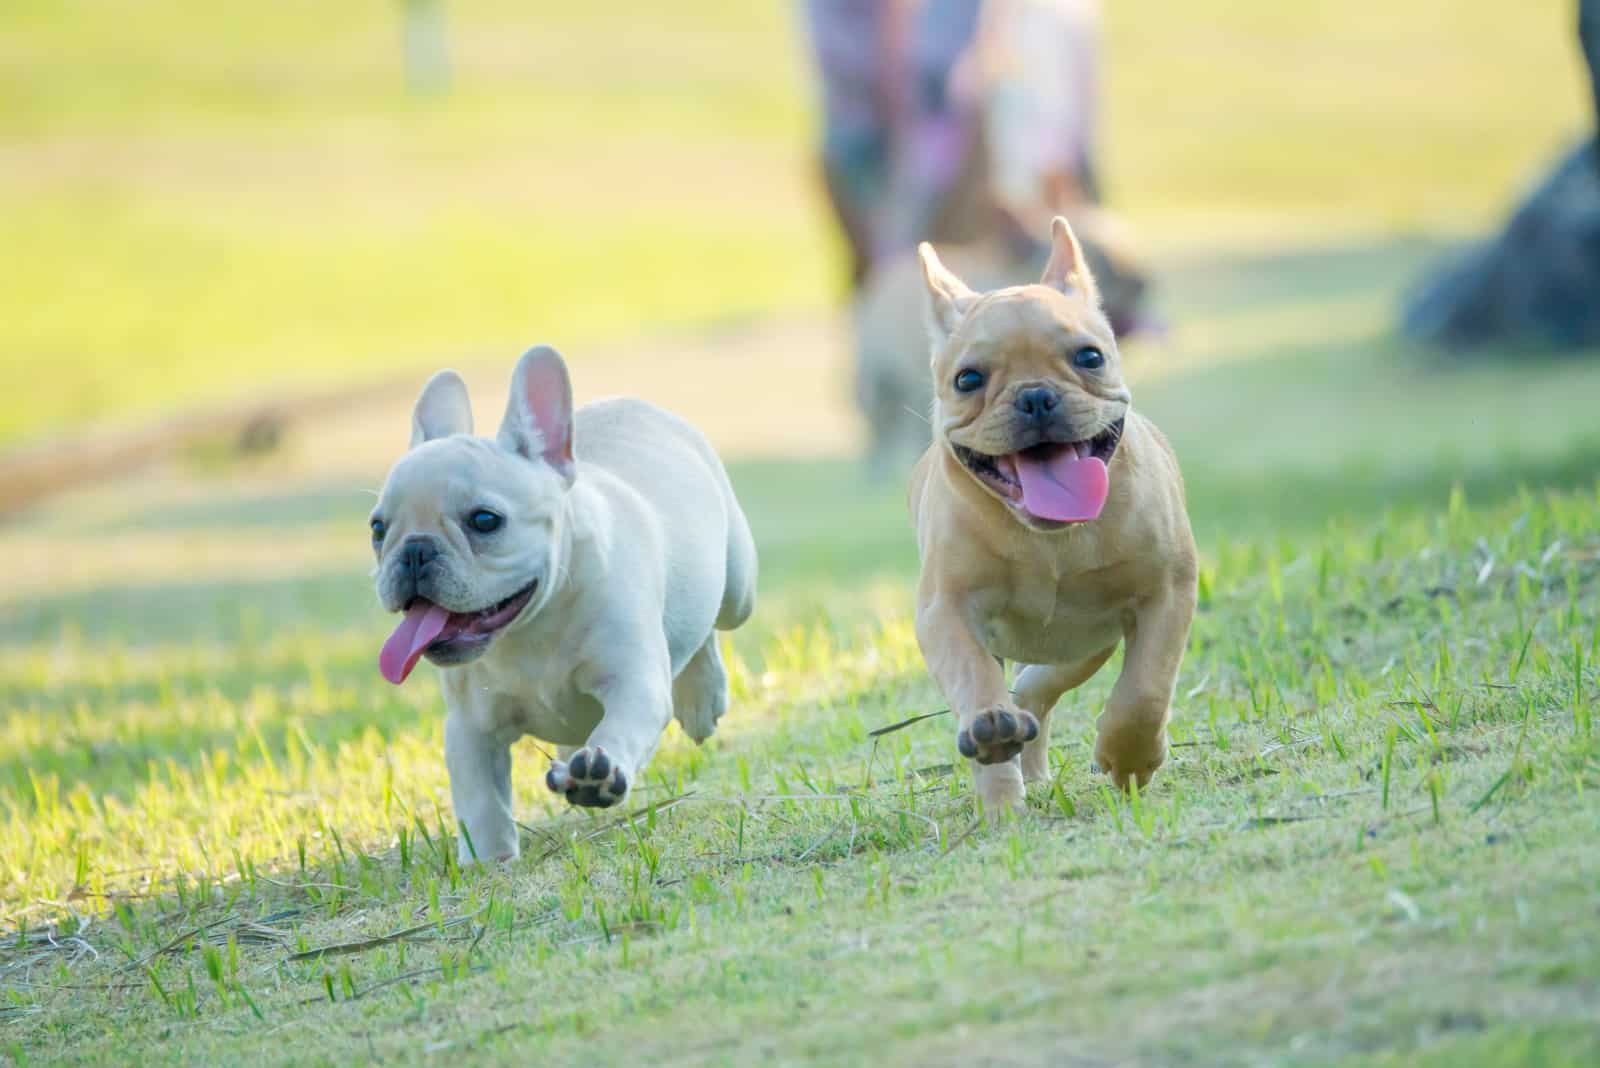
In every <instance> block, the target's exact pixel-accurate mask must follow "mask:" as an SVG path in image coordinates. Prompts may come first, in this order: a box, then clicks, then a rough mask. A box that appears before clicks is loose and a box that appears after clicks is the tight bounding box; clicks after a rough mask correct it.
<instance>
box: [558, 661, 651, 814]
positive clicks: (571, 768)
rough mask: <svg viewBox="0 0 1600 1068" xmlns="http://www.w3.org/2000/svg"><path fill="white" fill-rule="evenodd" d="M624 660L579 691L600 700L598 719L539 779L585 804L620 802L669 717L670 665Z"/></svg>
mask: <svg viewBox="0 0 1600 1068" xmlns="http://www.w3.org/2000/svg"><path fill="white" fill-rule="evenodd" d="M662 644H663V648H662V649H661V650H660V653H661V656H660V660H661V661H662V663H661V664H659V665H657V666H655V667H640V666H638V665H630V666H629V667H628V668H626V669H621V670H618V671H616V672H603V673H599V674H597V675H596V677H595V678H594V680H593V682H591V683H590V684H589V685H588V686H586V687H585V691H586V692H587V693H588V694H589V695H590V696H592V697H593V698H594V699H595V700H597V701H599V702H600V707H601V710H602V711H601V715H600V722H599V723H598V724H596V725H595V728H594V730H593V731H591V732H590V733H589V739H588V741H586V742H585V743H584V744H583V746H582V748H580V749H576V750H574V751H573V752H572V753H570V754H567V755H566V757H565V759H562V760H556V761H554V762H552V763H551V765H550V770H549V772H548V773H546V775H545V785H546V786H548V787H550V789H551V790H552V791H554V792H555V793H558V794H560V795H562V796H563V797H565V798H566V799H567V801H568V802H570V803H571V804H574V805H578V806H581V807H585V808H610V807H611V806H612V805H616V804H619V803H621V801H622V799H623V798H625V797H626V796H627V795H628V790H629V788H630V787H631V786H632V785H633V782H634V780H635V778H636V776H637V775H638V773H639V771H640V769H642V768H643V767H644V765H645V762H646V761H648V760H649V759H650V756H651V754H653V753H654V752H655V750H656V746H657V745H658V744H659V743H660V741H661V734H662V732H663V731H665V730H666V729H667V723H668V721H670V720H671V719H672V668H671V661H670V660H669V659H668V658H667V652H666V649H665V647H664V646H665V642H663V643H662Z"/></svg>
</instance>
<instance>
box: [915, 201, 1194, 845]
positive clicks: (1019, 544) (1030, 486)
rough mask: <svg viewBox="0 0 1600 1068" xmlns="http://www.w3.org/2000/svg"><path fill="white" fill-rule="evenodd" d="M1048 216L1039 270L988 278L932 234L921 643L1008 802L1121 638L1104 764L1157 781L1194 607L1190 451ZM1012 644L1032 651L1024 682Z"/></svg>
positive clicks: (921, 508) (981, 765)
mask: <svg viewBox="0 0 1600 1068" xmlns="http://www.w3.org/2000/svg"><path fill="white" fill-rule="evenodd" d="M1051 230H1052V251H1051V256H1050V260H1049V263H1048V264H1047V265H1046V266H1045V270H1044V277H1043V279H1042V280H1041V281H1040V283H1039V284H1038V285H1028V286H1013V287H1010V288H1007V289H999V290H995V291H994V292H991V293H983V294H979V293H974V292H973V291H972V290H971V289H969V288H967V286H966V285H965V284H964V283H962V281H961V280H960V279H958V278H956V276H955V275H953V274H951V273H950V272H949V271H948V270H946V269H945V268H944V266H943V264H941V263H940V262H939V258H938V256H937V255H935V253H934V251H933V249H932V247H931V246H929V245H923V246H922V248H921V250H920V251H921V255H922V262H923V269H924V272H925V275H926V284H927V291H928V320H929V329H930V332H931V334H932V341H933V361H932V368H933V385H934V396H935V399H934V406H933V420H932V421H933V435H934V442H933V445H932V446H931V447H930V448H929V449H928V451H927V452H926V453H925V454H924V455H923V457H922V459H921V460H920V461H919V462H918V464H917V467H916V470H915V471H914V472H913V474H912V477H911V512H912V518H913V520H914V522H915V524H916V528H917V545H918V551H919V554H920V556H921V558H922V577H921V580H920V583H919V586H918V591H917V620H916V626H917V640H918V642H919V644H920V645H921V647H922V654H923V657H924V659H925V660H926V661H927V664H928V670H929V671H930V672H931V673H932V674H933V677H934V679H935V680H936V681H937V682H938V683H939V685H940V687H941V688H942V689H943V691H944V695H945V698H946V700H948V701H949V702H950V708H951V710H952V711H953V712H954V713H955V714H956V717H957V719H958V721H959V723H958V728H957V729H958V734H957V738H956V744H957V748H958V749H959V750H960V752H961V753H962V755H963V756H966V757H969V758H971V759H972V760H974V761H975V762H976V768H975V773H974V783H975V786H976V789H977V792H978V796H979V798H980V799H981V800H982V801H983V802H984V804H985V805H986V807H987V810H988V811H989V812H990V813H991V814H993V813H994V812H996V811H997V810H998V809H1000V808H1002V807H1005V806H1008V805H1013V804H1016V803H1018V802H1020V801H1021V800H1022V797H1023V782H1024V780H1039V779H1044V778H1047V777H1048V776H1049V764H1048V761H1047V746H1048V744H1049V730H1050V712H1051V709H1052V708H1054V707H1055V704H1056V702H1057V701H1058V700H1060V698H1061V695H1062V694H1064V693H1066V692H1067V691H1068V690H1071V689H1073V688H1075V687H1077V686H1079V685H1081V684H1082V683H1083V682H1085V681H1086V680H1087V679H1089V678H1090V676H1092V675H1094V673H1095V672H1097V671H1099V670H1100V668H1101V667H1102V666H1103V665H1104V664H1105V663H1106V661H1107V660H1109V659H1110V657H1111V654H1112V653H1113V652H1115V651H1116V648H1117V646H1118V645H1123V646H1124V654H1123V660H1122V672H1121V675H1120V676H1119V677H1118V679H1117V682H1116V685H1115V686H1114V687H1112V690H1111V696H1110V698H1109V699H1108V700H1107V701H1106V707H1105V710H1104V712H1102V714H1101V716H1100V724H1099V736H1098V738H1097V740H1096V742H1095V751H1094V757H1095V762H1096V763H1097V764H1098V765H1099V766H1100V767H1101V768H1102V769H1104V770H1105V771H1106V772H1107V773H1108V774H1109V775H1110V776H1111V778H1112V780H1113V781H1114V782H1115V783H1116V784H1117V785H1118V786H1126V785H1127V784H1128V783H1130V782H1137V783H1138V784H1139V785H1141V786H1142V785H1143V784H1145V783H1146V782H1148V781H1149V779H1150V776H1151V775H1152V774H1153V773H1154V772H1155V770H1156V768H1158V767H1160V766H1161V764H1162V762H1163V761H1164V760H1165V759H1166V754H1167V739H1166V731H1167V719H1168V715H1169V707H1170V705H1171V703H1172V694H1173V687H1174V685H1175V684H1176V681H1177V677H1178V667H1179V665H1180V664H1181V663H1182V661H1183V650H1184V644H1185V642H1186V641H1187V639H1188V635H1189V623H1190V620H1191V619H1192V617H1193V615H1194V607H1195V584H1196V576H1197V567H1196V562H1195V546H1194V537H1193V535H1192V534H1191V533H1190V529H1189V517H1188V513H1187V511H1186V509H1185V505H1184V496H1183V478H1182V476H1181V475H1180V474H1179V472H1178V462H1177V459H1176V458H1175V457H1174V456H1173V454H1172V450H1171V448H1170V447H1169V446H1168V445H1167V442H1166V439H1165V438H1163V437H1162V436H1161V433H1160V431H1158V430H1156V428H1155V427H1154V426H1153V425H1152V424H1151V423H1149V422H1148V421H1147V420H1145V419H1144V418H1142V417H1141V416H1140V415H1139V414H1138V413H1137V412H1135V411H1134V410H1133V408H1132V395H1131V394H1130V393H1129V392H1128V388H1127V386H1126V385H1125V384H1124V383H1123V380H1122V369H1121V362H1120V358H1119V356H1118V354H1117V343H1116V338H1115V337H1114V336H1113V334H1112V330H1111V326H1110V324H1109V323H1108V322H1107V321H1106V317H1105V315H1104V313H1103V312H1102V311H1101V306H1100V299H1099V294H1098V293H1097V291H1096V287H1095V282H1094V278H1093V276H1092V275H1091V274H1090V271H1089V268H1088V265H1087V264H1086V262H1085V260H1084V255H1083V251H1082V249H1081V248H1080V247H1079V246H1078V242H1077V240H1076V238H1074V237H1073V235H1072V230H1071V228H1070V227H1069V226H1068V225H1067V222H1066V220H1065V219H1062V218H1059V217H1058V218H1057V219H1055V221H1054V223H1053V224H1052V227H1051ZM1002 660H1015V661H1018V662H1019V663H1020V664H1021V665H1023V666H1022V667H1021V669H1020V671H1019V672H1018V674H1017V677H1016V684H1015V690H1014V692H1013V691H1012V690H1011V689H1010V688H1008V687H1007V685H1006V677H1005V669H1004V667H1003V666H1002Z"/></svg>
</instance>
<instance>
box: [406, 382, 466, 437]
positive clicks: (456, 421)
mask: <svg viewBox="0 0 1600 1068" xmlns="http://www.w3.org/2000/svg"><path fill="white" fill-rule="evenodd" d="M470 433H472V404H471V402H470V401H468V400H467V384H466V383H465V382H463V381H461V376H460V375H458V374H456V373H455V372H454V371H440V372H439V373H438V374H436V375H434V376H433V377H432V378H430V379H428V384H427V385H425V386H423V387H422V394H421V395H420V396H419V397H417V406H416V407H415V408H413V409H412V410H411V447H412V448H413V449H414V448H416V447H417V446H418V445H421V444H422V443H423V442H424V441H432V440H433V439H434V438H447V437H449V436H450V435H451V434H470Z"/></svg>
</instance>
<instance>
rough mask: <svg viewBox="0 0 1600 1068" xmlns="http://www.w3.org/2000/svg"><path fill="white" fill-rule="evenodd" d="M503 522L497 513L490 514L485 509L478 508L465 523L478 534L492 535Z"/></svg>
mask: <svg viewBox="0 0 1600 1068" xmlns="http://www.w3.org/2000/svg"><path fill="white" fill-rule="evenodd" d="M504 522H505V519H504V518H503V517H501V515H500V514H499V513H498V512H491V511H489V509H487V508H479V509H478V510H477V511H476V512H473V513H472V514H471V515H469V516H467V523H468V524H469V525H470V526H471V527H472V529H473V530H476V531H477V532H478V533H479V534H493V533H494V532H495V531H497V530H499V529H500V524H501V523H504Z"/></svg>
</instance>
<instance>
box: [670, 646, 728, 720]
mask: <svg viewBox="0 0 1600 1068" xmlns="http://www.w3.org/2000/svg"><path fill="white" fill-rule="evenodd" d="M727 710H728V673H727V672H726V671H725V670H724V669H723V667H722V651H721V650H720V649H718V648H717V635H716V632H715V631H713V632H712V633H711V634H710V636H708V637H707V638H706V643H705V644H704V645H702V646H701V647H700V649H699V651H698V652H696V653H695V654H694V656H692V657H690V658H689V662H688V663H687V664H685V665H684V667H683V670H682V671H681V672H679V673H678V677H677V678H675V679H673V680H672V714H673V716H674V717H675V718H676V719H677V721H678V724H679V726H681V727H682V728H683V730H684V733H685V734H687V735H688V736H689V737H691V738H693V739H694V740H695V741H696V742H704V741H705V740H706V739H707V738H709V737H711V733H712V732H713V731H715V730H716V729H717V720H719V719H721V718H722V714H723V713H724V712H726V711H727Z"/></svg>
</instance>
